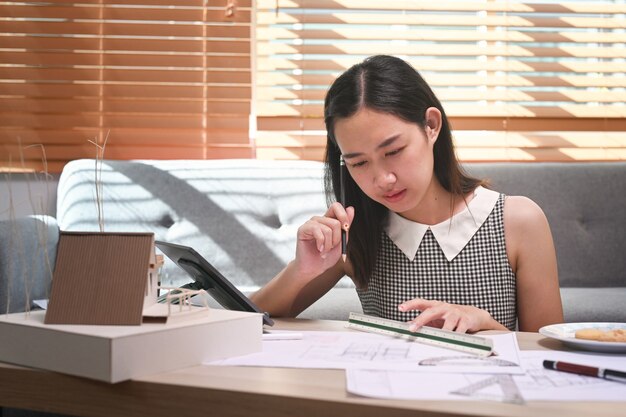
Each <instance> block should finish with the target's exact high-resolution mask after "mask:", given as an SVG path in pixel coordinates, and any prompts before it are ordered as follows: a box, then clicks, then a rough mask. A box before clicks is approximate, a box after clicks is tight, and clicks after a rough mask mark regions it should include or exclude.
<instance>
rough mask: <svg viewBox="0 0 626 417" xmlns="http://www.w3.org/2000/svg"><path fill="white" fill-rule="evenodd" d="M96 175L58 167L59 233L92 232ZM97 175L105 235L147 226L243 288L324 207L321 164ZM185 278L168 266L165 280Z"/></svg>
mask: <svg viewBox="0 0 626 417" xmlns="http://www.w3.org/2000/svg"><path fill="white" fill-rule="evenodd" d="M94 174H95V168H94V161H93V160H76V161H72V162H70V163H69V164H67V165H66V166H65V168H64V170H63V173H62V175H61V178H60V180H59V191H58V198H57V204H58V207H57V220H58V222H59V226H60V228H61V229H62V230H98V210H97V206H96V204H95V201H96V198H95V197H96V193H95V191H96V187H95V181H94ZM100 177H101V185H102V186H101V190H102V203H103V204H102V209H103V219H104V230H105V231H127V232H132V231H152V232H154V233H155V235H156V239H158V240H165V241H169V242H175V243H180V244H183V245H187V246H192V247H194V248H196V250H198V252H200V253H201V254H202V255H203V256H204V257H206V258H207V259H208V260H209V262H211V263H212V264H213V265H214V266H215V267H216V268H217V269H218V270H219V271H221V272H222V273H223V274H224V275H225V276H226V277H227V278H229V279H230V280H231V281H232V282H233V283H234V284H235V285H237V286H238V287H239V288H241V289H243V290H254V289H258V288H259V287H260V286H262V285H264V284H265V283H266V282H267V281H269V279H271V278H272V277H274V276H275V275H276V274H277V273H278V272H279V271H280V270H281V269H282V268H283V267H284V266H285V265H286V264H287V262H289V261H290V260H291V259H292V258H293V256H294V254H295V236H296V231H297V228H298V227H299V226H300V225H301V224H302V223H304V222H305V221H306V220H308V219H309V218H310V217H311V216H314V215H319V214H321V213H324V211H325V210H326V202H325V197H324V193H323V178H322V164H321V163H320V162H313V161H265V160H211V161H181V160H176V161H105V162H104V163H103V165H102V170H101V174H100ZM188 281H189V277H188V276H187V275H186V274H185V273H184V272H183V271H181V270H180V269H179V268H178V267H176V266H175V265H173V264H171V263H169V261H168V262H167V264H166V267H165V270H164V281H163V284H164V285H181V284H185V283H186V282H188ZM342 285H344V286H350V285H351V282H350V281H348V280H347V279H344V280H343V281H342Z"/></svg>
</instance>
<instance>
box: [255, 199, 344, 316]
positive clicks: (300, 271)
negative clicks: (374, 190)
mask: <svg viewBox="0 0 626 417" xmlns="http://www.w3.org/2000/svg"><path fill="white" fill-rule="evenodd" d="M353 218H354V208H352V207H348V208H347V209H344V208H343V206H342V205H341V204H339V203H334V204H332V205H331V206H330V207H329V209H328V211H326V213H325V215H324V216H316V217H313V218H312V219H311V220H309V221H307V222H306V223H304V224H303V225H302V226H300V228H299V229H298V236H297V243H296V258H295V259H294V260H293V261H292V262H290V263H289V264H288V265H287V267H285V269H283V270H282V271H281V272H280V273H279V274H278V275H277V276H276V277H274V278H273V279H272V280H271V281H270V282H269V283H268V284H267V285H265V286H264V287H263V288H261V289H260V290H259V291H258V292H257V293H255V294H253V295H252V297H251V299H252V301H253V302H254V303H255V304H257V305H258V306H259V307H260V308H261V309H262V310H263V311H266V312H268V313H269V314H270V315H271V316H274V317H295V316H297V315H298V314H300V313H301V312H302V311H303V310H305V309H306V308H307V307H308V306H310V305H311V304H313V303H314V302H315V301H316V300H317V299H319V298H320V297H321V296H322V295H324V294H325V293H326V292H328V290H330V289H331V288H332V287H333V286H334V285H335V284H336V283H337V281H339V279H340V278H341V277H343V276H344V275H345V274H346V265H345V264H344V262H343V260H342V259H341V230H342V228H344V227H346V225H347V227H349V226H350V224H351V223H352V219H353Z"/></svg>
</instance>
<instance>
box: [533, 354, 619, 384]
mask: <svg viewBox="0 0 626 417" xmlns="http://www.w3.org/2000/svg"><path fill="white" fill-rule="evenodd" d="M543 367H544V368H546V369H554V370H556V371H563V372H570V373H573V374H578V375H587V376H594V377H596V378H604V379H607V380H609V381H615V382H622V383H626V372H622V371H615V370H613V369H604V368H596V367H595V366H587V365H577V364H575V363H568V362H560V361H547V360H546V361H543Z"/></svg>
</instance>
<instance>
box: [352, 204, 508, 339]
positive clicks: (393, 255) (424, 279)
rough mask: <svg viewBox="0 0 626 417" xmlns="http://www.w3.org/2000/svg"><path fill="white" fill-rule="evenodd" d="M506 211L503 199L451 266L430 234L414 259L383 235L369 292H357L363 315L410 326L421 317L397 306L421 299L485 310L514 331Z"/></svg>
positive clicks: (364, 290) (450, 262)
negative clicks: (405, 323)
mask: <svg viewBox="0 0 626 417" xmlns="http://www.w3.org/2000/svg"><path fill="white" fill-rule="evenodd" d="M503 206H504V195H502V194H501V195H500V196H499V197H498V200H497V202H496V204H495V206H494V208H493V210H492V212H491V213H490V214H489V216H488V217H487V219H486V220H485V222H484V223H483V224H482V225H481V226H480V228H479V229H478V230H477V231H476V233H475V234H474V236H473V237H472V238H471V240H470V241H469V242H468V243H467V245H466V246H465V247H464V248H463V249H462V250H461V252H459V254H458V255H457V256H455V257H454V258H453V259H452V260H451V261H448V259H446V256H445V255H444V253H443V251H442V250H441V248H440V246H439V244H438V243H437V240H436V239H435V237H434V235H433V233H432V232H431V231H430V229H429V230H427V231H426V234H425V235H424V237H423V239H422V242H421V244H420V245H419V249H418V250H417V254H416V256H415V259H413V260H410V259H409V258H407V256H406V255H405V254H404V253H403V252H402V251H401V250H400V249H399V248H398V247H397V246H396V245H395V244H394V243H393V241H392V240H391V239H390V238H389V236H388V235H387V233H386V232H383V233H382V236H381V239H382V242H381V247H380V251H379V254H378V258H377V261H376V265H375V267H374V271H373V274H372V277H371V278H370V281H369V284H368V287H367V289H358V290H357V292H358V295H359V298H360V299H361V305H362V306H363V312H364V313H365V314H369V315H373V316H378V317H384V318H388V319H393V320H399V321H408V320H411V319H413V318H415V316H416V315H417V312H416V311H411V312H400V311H398V305H399V304H401V303H402V302H404V301H407V300H410V299H413V298H417V297H419V298H425V299H429V300H439V301H445V302H448V303H454V304H463V305H473V306H475V307H479V308H482V309H484V310H487V311H488V312H489V313H490V314H491V316H492V317H493V318H494V319H495V320H497V321H498V322H500V323H501V324H502V325H504V326H506V327H507V328H509V329H511V330H514V329H515V325H516V316H517V314H516V293H515V274H514V273H513V271H512V269H511V266H510V264H509V260H508V258H507V255H506V247H505V241H504V224H503Z"/></svg>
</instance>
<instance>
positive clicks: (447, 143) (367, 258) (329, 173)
mask: <svg viewBox="0 0 626 417" xmlns="http://www.w3.org/2000/svg"><path fill="white" fill-rule="evenodd" d="M363 107H367V108H370V109H372V110H376V111H379V112H384V113H388V114H392V115H394V116H396V117H399V118H400V119H403V120H405V121H407V122H411V123H415V124H417V125H418V126H420V127H421V128H422V129H424V130H425V128H426V110H427V109H428V108H429V107H436V108H437V109H439V111H440V112H441V130H440V132H439V136H438V138H437V141H436V142H435V145H434V150H433V153H434V172H435V176H436V178H437V180H439V182H440V183H441V185H442V186H443V188H445V189H446V190H447V191H449V192H451V193H452V194H453V195H454V196H461V197H462V196H464V195H465V194H467V193H469V192H470V191H472V190H474V189H475V188H476V187H477V186H478V185H481V184H482V182H481V181H480V180H478V179H475V178H472V177H469V176H468V175H467V174H465V173H464V172H463V170H462V168H461V166H460V164H459V162H458V160H457V158H456V154H455V152H454V146H453V143H452V132H451V130H450V123H449V122H448V118H447V116H446V113H445V111H444V110H443V107H442V106H441V103H440V102H439V100H438V99H437V97H436V96H435V94H434V93H433V91H432V90H431V88H430V87H429V85H428V84H427V83H426V81H424V79H423V78H422V76H421V75H420V74H419V73H418V72H417V71H416V70H415V69H414V68H413V67H412V66H411V65H409V64H408V63H407V62H405V61H403V60H401V59H400V58H396V57H392V56H388V55H377V56H372V57H369V58H367V59H366V60H364V61H363V62H361V63H360V64H356V65H354V66H352V67H351V68H349V69H348V70H347V71H346V72H344V73H343V74H342V75H341V76H339V77H338V78H337V79H336V80H335V81H334V82H333V84H332V85H331V87H330V89H329V90H328V93H327V94H326V99H325V101H324V122H325V123H326V131H327V140H326V156H325V161H324V162H325V172H324V174H325V175H324V183H325V188H326V199H327V201H328V203H329V204H330V203H332V202H333V201H336V200H338V199H339V189H340V188H339V156H340V154H341V152H340V150H339V146H338V145H337V141H336V139H335V123H336V121H337V120H340V119H345V118H348V117H350V116H353V115H354V114H355V113H356V112H357V111H358V110H360V109H361V108H363ZM345 193H346V204H347V205H348V206H353V207H354V209H355V217H354V221H353V222H352V226H351V227H350V239H349V241H348V248H347V252H348V258H349V259H350V262H351V264H352V267H353V269H354V275H355V276H354V277H353V279H354V281H355V283H356V284H357V286H358V287H361V288H363V287H366V286H367V282H368V281H369V277H370V275H371V274H372V271H373V270H374V266H375V262H376V258H377V255H378V249H379V247H380V237H381V233H382V230H383V227H384V225H385V222H386V221H387V218H388V210H387V208H386V207H385V206H383V205H381V204H379V203H377V202H375V201H374V200H372V199H371V198H369V197H368V196H367V195H365V193H364V192H363V191H361V189H360V188H359V187H358V185H357V184H356V182H354V180H353V179H352V177H351V176H350V175H347V176H346V189H345Z"/></svg>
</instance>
